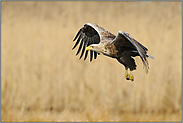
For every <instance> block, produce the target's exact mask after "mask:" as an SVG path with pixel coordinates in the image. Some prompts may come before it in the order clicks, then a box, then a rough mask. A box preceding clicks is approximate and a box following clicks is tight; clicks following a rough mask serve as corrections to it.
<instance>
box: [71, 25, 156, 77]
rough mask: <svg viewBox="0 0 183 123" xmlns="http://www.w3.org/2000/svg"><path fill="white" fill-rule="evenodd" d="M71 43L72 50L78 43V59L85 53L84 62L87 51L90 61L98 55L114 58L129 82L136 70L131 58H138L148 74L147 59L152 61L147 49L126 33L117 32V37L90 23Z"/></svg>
mask: <svg viewBox="0 0 183 123" xmlns="http://www.w3.org/2000/svg"><path fill="white" fill-rule="evenodd" d="M76 39H77V41H76ZM73 41H76V43H75V45H74V47H73V48H72V49H74V48H75V47H76V46H77V45H78V44H79V43H80V45H79V48H78V51H77V53H76V55H78V54H79V53H80V52H81V55H80V58H79V59H81V58H82V57H83V55H84V52H85V56H84V60H85V59H86V58H87V56H88V51H90V61H92V59H93V58H94V59H96V58H97V55H99V54H102V55H106V56H109V57H112V58H115V59H117V60H118V61H119V62H120V63H121V64H123V65H124V66H125V69H126V72H125V78H126V79H127V80H131V81H134V76H133V75H132V72H131V71H133V70H135V69H136V64H135V60H134V59H133V58H132V57H136V56H140V58H141V60H142V62H143V65H144V67H145V70H146V73H148V69H149V64H148V61H147V57H149V58H152V59H153V57H152V56H150V55H148V54H147V51H148V49H147V48H146V47H144V46H143V45H142V44H140V43H139V42H138V41H136V40H135V39H134V38H132V37H131V36H130V35H129V34H128V33H126V32H124V31H119V32H118V35H117V36H115V35H114V34H112V33H111V32H109V31H108V30H106V29H104V28H102V27H100V26H98V25H96V24H92V23H86V24H85V25H84V27H82V28H81V29H80V30H79V31H78V33H77V34H76V36H75V38H74V40H73ZM93 56H94V57H93ZM128 69H130V73H128Z"/></svg>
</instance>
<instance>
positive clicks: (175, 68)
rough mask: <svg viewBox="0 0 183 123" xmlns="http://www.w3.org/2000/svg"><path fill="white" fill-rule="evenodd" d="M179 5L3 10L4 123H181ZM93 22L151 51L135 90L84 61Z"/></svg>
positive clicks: (43, 5)
mask: <svg viewBox="0 0 183 123" xmlns="http://www.w3.org/2000/svg"><path fill="white" fill-rule="evenodd" d="M181 15H182V8H181V2H2V25H1V26H2V40H1V41H2V54H1V55H2V81H1V121H73V120H74V121H182V105H181V104H182V95H181V87H182V85H181V82H182V76H181V72H182V69H181V68H182V66H181V63H182V62H181V61H182V53H181V51H182V47H181V46H182V39H181V34H182V33H181V31H182V28H181V27H182V25H181V22H182V20H181V19H182V18H181ZM88 22H92V23H96V24H98V25H100V26H102V27H104V28H106V29H107V30H109V31H111V32H112V33H113V34H116V35H117V33H118V31H119V30H124V31H126V32H128V33H129V34H130V35H131V36H132V37H134V38H135V39H137V40H138V41H139V42H141V43H142V44H143V45H145V46H146V47H147V48H148V49H149V51H148V54H150V55H152V56H153V57H154V60H152V59H149V64H150V72H149V73H148V74H145V71H144V70H143V65H142V62H141V60H140V58H135V59H136V63H137V65H138V67H137V70H136V71H134V72H133V74H134V76H135V82H133V83H131V82H129V81H126V80H125V78H124V72H125V70H124V67H123V66H122V65H121V64H119V63H118V62H117V61H116V60H114V59H111V58H108V57H105V56H99V57H98V58H97V60H94V61H93V62H91V63H90V62H89V60H88V59H87V60H86V61H83V60H78V56H77V57H76V56H75V53H76V50H74V51H72V50H71V48H72V46H73V45H74V42H73V41H72V40H73V38H74V36H75V34H76V33H77V31H78V30H79V29H80V28H81V27H82V26H83V25H84V24H85V23H88Z"/></svg>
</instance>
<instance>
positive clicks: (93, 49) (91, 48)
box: [85, 44, 101, 53]
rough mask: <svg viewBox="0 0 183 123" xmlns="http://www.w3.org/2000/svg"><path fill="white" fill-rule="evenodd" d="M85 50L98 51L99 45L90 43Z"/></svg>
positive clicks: (99, 50) (99, 49)
mask: <svg viewBox="0 0 183 123" xmlns="http://www.w3.org/2000/svg"><path fill="white" fill-rule="evenodd" d="M87 50H92V51H96V52H98V53H100V52H101V46H100V45H99V44H92V45H90V46H88V47H86V48H85V51H87Z"/></svg>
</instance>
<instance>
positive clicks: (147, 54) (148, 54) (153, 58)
mask: <svg viewBox="0 0 183 123" xmlns="http://www.w3.org/2000/svg"><path fill="white" fill-rule="evenodd" d="M146 56H147V57H149V58H151V59H154V57H152V56H150V55H149V54H146Z"/></svg>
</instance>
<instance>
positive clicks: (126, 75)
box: [125, 69, 129, 80]
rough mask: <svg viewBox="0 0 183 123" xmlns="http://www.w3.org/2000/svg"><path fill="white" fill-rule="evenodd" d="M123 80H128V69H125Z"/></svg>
mask: <svg viewBox="0 0 183 123" xmlns="http://www.w3.org/2000/svg"><path fill="white" fill-rule="evenodd" d="M125 78H126V80H129V74H128V69H127V70H126V72H125Z"/></svg>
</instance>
